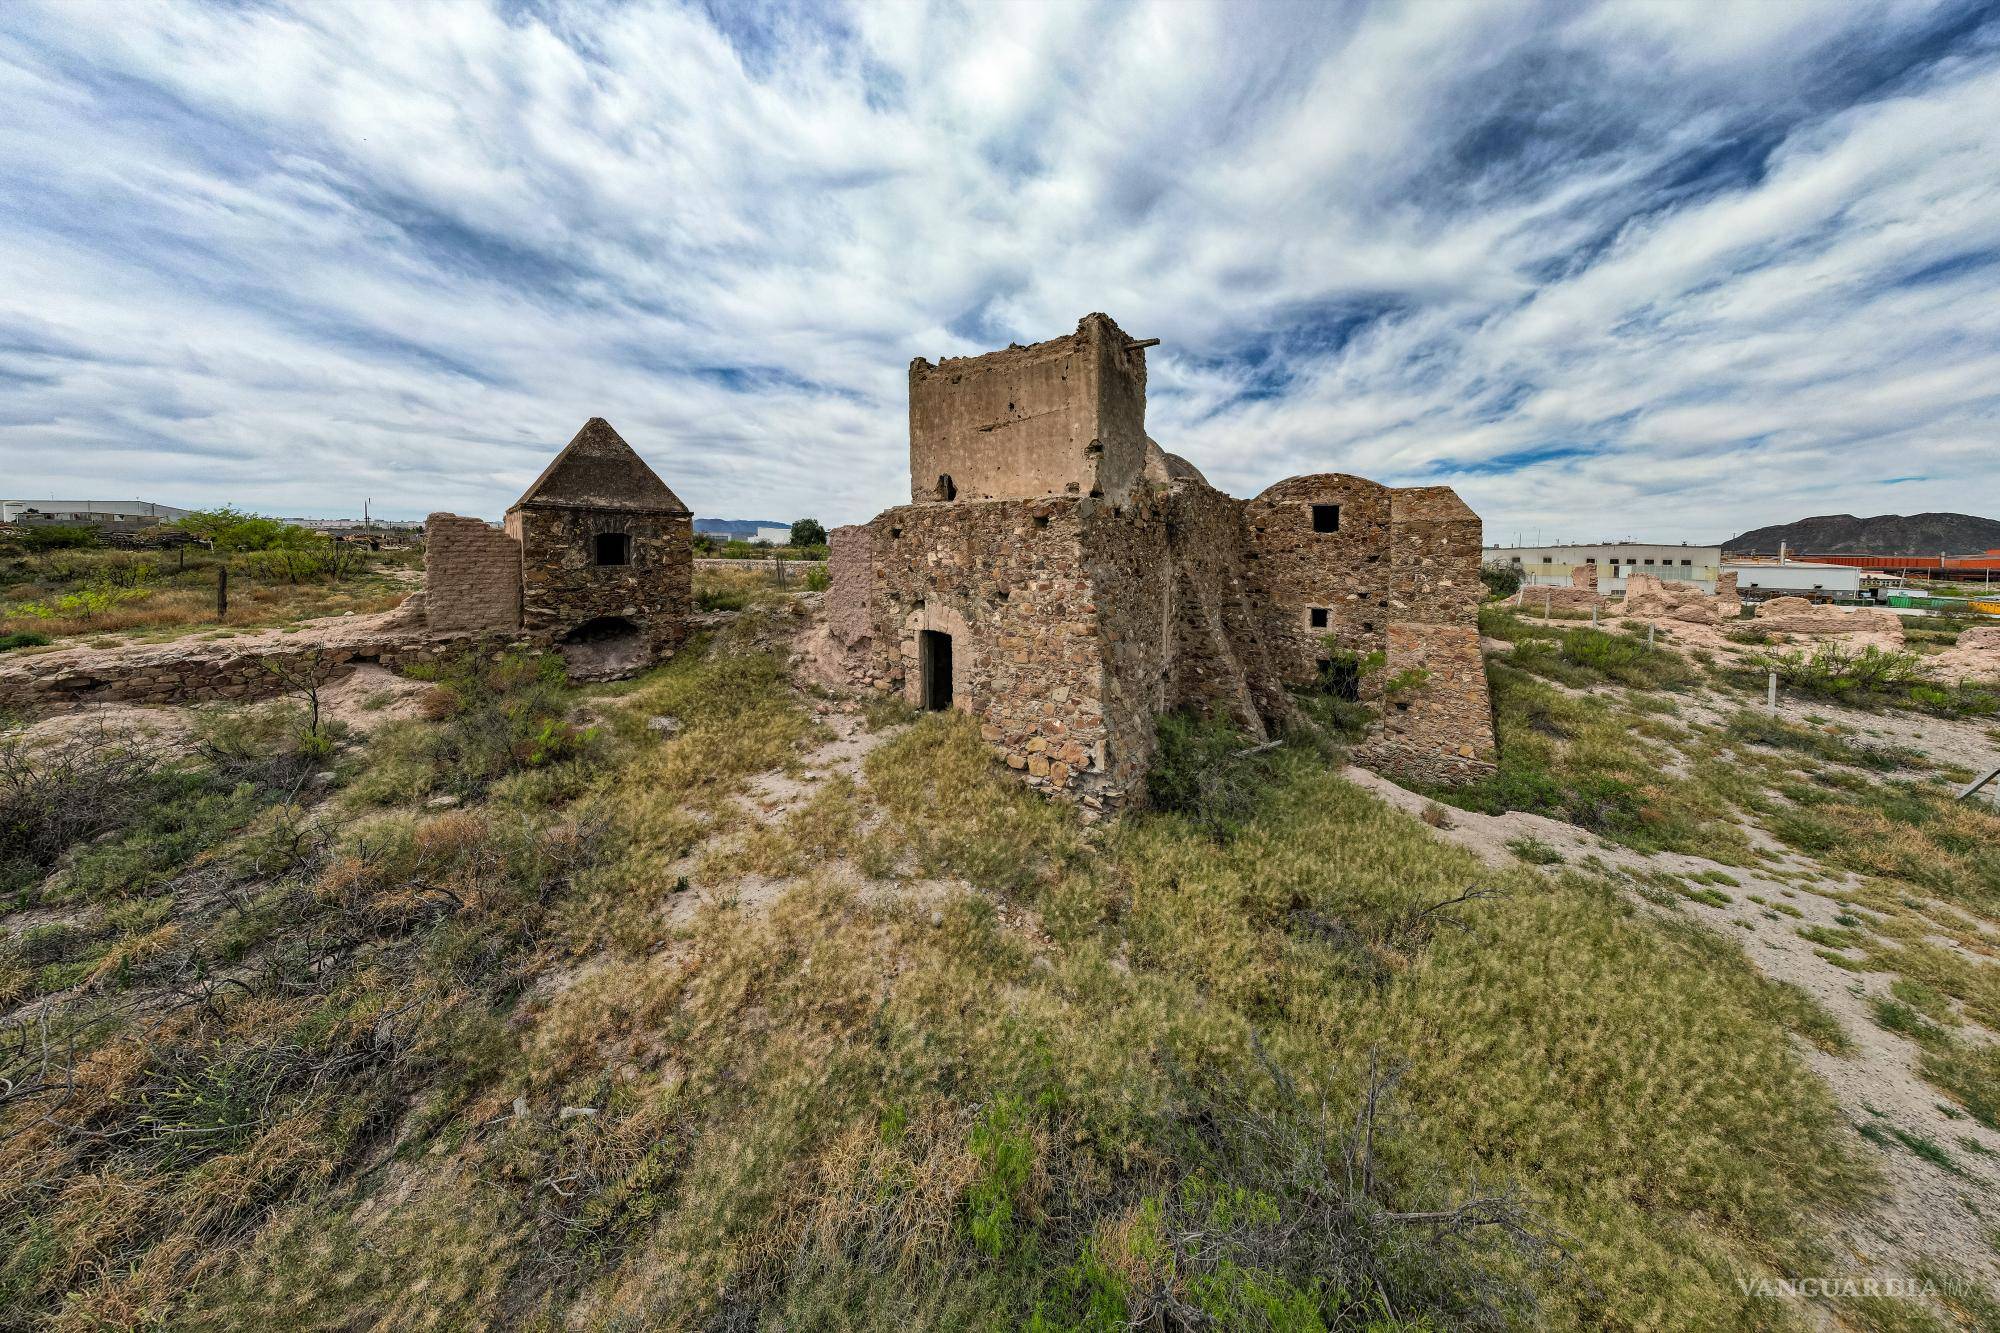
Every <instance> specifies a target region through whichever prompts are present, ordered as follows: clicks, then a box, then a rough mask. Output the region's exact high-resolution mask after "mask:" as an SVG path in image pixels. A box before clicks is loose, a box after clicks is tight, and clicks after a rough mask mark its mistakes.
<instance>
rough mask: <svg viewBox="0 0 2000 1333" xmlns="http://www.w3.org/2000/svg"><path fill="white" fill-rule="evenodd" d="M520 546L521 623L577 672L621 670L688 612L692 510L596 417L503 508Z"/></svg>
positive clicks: (680, 632)
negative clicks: (560, 653)
mask: <svg viewBox="0 0 2000 1333" xmlns="http://www.w3.org/2000/svg"><path fill="white" fill-rule="evenodd" d="M506 532H507V535H508V536H510V537H512V538H513V539H514V540H515V541H516V542H518V543H519V544H520V549H521V628H522V629H523V630H524V631H526V632H527V633H528V634H530V635H533V636H535V637H537V638H541V639H545V640H550V641H553V642H555V643H557V644H558V645H560V646H561V647H562V649H563V652H564V655H565V656H566V657H568V658H569V661H570V670H571V674H572V675H576V676H580V677H585V678H588V677H592V676H605V675H617V674H621V673H622V672H624V671H628V670H631V669H632V668H634V667H636V666H638V665H643V664H644V663H646V662H651V661H654V660H657V659H658V658H661V657H664V656H666V655H667V654H669V653H671V652H673V651H674V649H676V648H678V647H679V646H680V644H681V641H682V640H683V639H684V638H685V637H686V636H687V620H688V615H689V613H690V611H691V610H692V609H693V573H694V566H693V558H694V525H693V519H692V516H691V515H690V514H689V512H688V507H687V506H686V505H684V504H682V503H681V501H680V497H678V496H676V495H675V494H674V493H673V491H671V490H669V489H668V488H667V484H666V483H665V482H663V481H661V480H660V478H659V476H658V475H657V474H656V473H654V471H653V470H652V469H651V468H649V467H647V466H646V462H645V460H644V459H642V458H640V457H639V455H638V454H637V453H635V452H634V451H633V449H632V446H631V445H629V444H627V443H625V441H624V440H623V439H622V438H620V437H619V434H618V432H617V431H615V430H613V429H612V428H611V425H610V423H609V422H607V421H605V420H604V419H603V418H602V417H592V418H591V419H590V420H589V421H587V422H585V423H584V425H583V429H582V430H580V431H578V432H577V433H576V438H575V439H573V440H571V441H570V442H569V444H568V445H567V446H566V447H565V448H564V449H563V451H562V452H561V453H559V454H557V455H556V457H555V461H553V462H551V463H550V464H549V465H548V467H547V468H546V469H544V470H543V472H542V475H541V476H539V477H537V478H536V479H535V483H534V485H532V486H530V487H528V489H527V492H526V493H525V494H524V495H522V496H521V498H520V499H519V500H517V501H515V503H514V506H513V508H511V509H509V510H508V511H507V520H506Z"/></svg>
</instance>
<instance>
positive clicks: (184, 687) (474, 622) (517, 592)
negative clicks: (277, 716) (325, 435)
mask: <svg viewBox="0 0 2000 1333" xmlns="http://www.w3.org/2000/svg"><path fill="white" fill-rule="evenodd" d="M693 555H694V534H693V531H692V521H691V519H690V517H689V514H688V510H687V507H686V506H685V505H683V504H682V503H681V502H680V500H679V499H678V498H677V497H676V496H675V495H674V493H673V492H672V491H670V490H668V489H667V486H666V483H665V482H663V481H661V480H660V479H659V477H658V476H657V475H655V474H654V472H653V470H652V469H651V468H649V467H647V466H646V464H645V462H644V461H643V460H641V459H640V457H639V456H638V454H636V453H634V452H633V450H632V448H631V446H630V445H628V444H626V443H625V441H624V440H623V439H621V438H619V436H618V433H617V432H616V431H614V430H612V429H611V427H610V425H609V424H607V423H606V422H605V421H604V420H602V419H601V418H598V417H592V418H591V419H590V420H589V421H588V422H586V423H585V424H584V427H583V429H582V430H580V431H578V432H577V435H576V438H575V439H573V440H571V441H570V443H569V445H568V447H566V448H565V449H564V450H563V451H562V452H561V453H560V454H558V455H557V456H556V458H555V461H554V462H552V463H550V464H549V466H548V468H547V469H546V470H545V471H544V472H543V473H542V475H541V476H540V477H539V478H537V479H536V481H535V484H534V485H533V486H530V487H529V488H528V491H527V493H526V494H525V495H523V496H522V497H521V499H520V500H519V501H518V502H516V504H515V505H514V507H513V508H512V509H510V510H508V512H507V523H506V527H505V529H504V530H503V529H499V528H495V527H493V526H492V525H490V524H488V523H484V522H482V521H480V520H479V519H476V518H461V517H459V516H458V515H456V514H445V513H438V514H432V515H431V516H430V521H429V522H428V523H427V524H426V541H425V550H424V589H423V591H421V592H419V593H416V594H414V595H413V596H411V597H410V598H409V599H408V600H406V601H405V602H404V603H403V605H402V606H400V607H398V608H396V609H395V610H394V611H390V612H385V613H383V614H381V615H376V616H357V617H349V618H342V619H338V620H329V621H317V622H310V623H308V624H307V625H304V626H300V627H297V628H296V629H287V630H282V631H280V630H271V631H266V632H264V633H261V634H252V635H239V636H235V637H231V638H227V639H213V640H211V639H202V640H188V639H180V640H174V641H170V642H167V643H160V644H145V645H137V646H127V647H119V648H104V649H94V648H77V649H64V650H62V651H59V652H50V653H34V654H23V655H22V656H20V657H18V658H14V659H13V660H11V661H9V662H7V663H5V664H4V665H0V712H21V713H40V712H46V711H50V710H53V709H61V708H66V707H70V706H74V705H78V704H87V703H111V702H117V703H142V704H153V703H188V702H198V701H204V700H222V699H257V698H267V697H270V696H272V695H275V694H279V693H282V692H283V691H284V690H285V689H286V688H288V686H287V684H286V680H285V677H286V676H287V675H291V676H293V677H295V678H296V677H297V676H299V675H300V674H301V673H302V672H303V673H309V674H317V675H319V676H321V677H322V678H323V679H327V680H333V679H338V678H339V677H341V676H344V675H346V674H347V673H348V672H349V671H351V670H352V669H353V667H354V665H355V664H358V663H363V662H374V663H379V664H381V665H383V666H388V667H395V666H401V665H408V664H411V663H415V662H427V661H431V660H433V659H435V658H436V657H438V656H439V655H441V654H443V653H446V652H457V651H463V650H466V649H473V650H480V649H491V648H495V647H498V646H500V645H502V644H523V645H528V646H534V647H542V648H555V649H557V650H558V651H560V652H561V653H562V654H563V656H564V658H565V660H566V661H567V663H568V665H569V671H570V674H571V675H572V676H575V677H578V678H581V679H603V678H608V677H612V676H618V675H624V674H627V673H629V672H631V671H633V670H636V669H638V668H639V667H642V666H645V665H648V664H650V663H651V662H653V661H656V660H658V659H659V658H660V657H662V656H664V655H666V654H668V653H671V652H673V651H674V650H675V649H676V648H678V647H679V646H680V645H681V643H682V642H683V641H684V640H685V638H686V636H687V624H688V617H689V616H690V614H691V613H692V611H693V600H694V599H693V563H692V562H693Z"/></svg>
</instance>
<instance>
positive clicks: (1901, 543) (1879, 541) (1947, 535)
mask: <svg viewBox="0 0 2000 1333" xmlns="http://www.w3.org/2000/svg"><path fill="white" fill-rule="evenodd" d="M1779 542H1783V543H1784V544H1785V548H1786V549H1787V550H1788V551H1790V552H1792V553H1793V554H1796V555H1932V554H1935V553H1938V552H1942V553H1943V554H1945V555H1977V554H1979V553H1980V552H1982V551H1991V550H1996V549H2000V519H1991V518H1975V517H1974V516H1973V515H1971V514H1910V515H1908V516H1905V515H1902V514H1877V515H1876V516H1875V517H1873V518H1856V517H1855V516H1854V515H1852V514H1822V515H1821V516H1820V517H1818V518H1802V519H1800V520H1799V521H1798V522H1796V523H1780V524H1777V525H1775V526H1772V527H1768V528H1753V529H1751V530H1750V531H1749V532H1746V533H1744V534H1743V535H1742V536H1740V537H1732V538H1730V539H1729V540H1728V541H1726V542H1724V543H1723V544H1722V546H1723V549H1724V550H1728V551H1739V552H1743V553H1745V554H1759V555H1774V554H1776V553H1777V550H1778V543H1779Z"/></svg>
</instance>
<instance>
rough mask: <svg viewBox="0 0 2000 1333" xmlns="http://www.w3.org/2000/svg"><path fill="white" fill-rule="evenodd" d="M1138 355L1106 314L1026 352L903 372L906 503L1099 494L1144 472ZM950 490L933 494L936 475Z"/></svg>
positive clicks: (1115, 493)
mask: <svg viewBox="0 0 2000 1333" xmlns="http://www.w3.org/2000/svg"><path fill="white" fill-rule="evenodd" d="M1145 420H1146V354H1145V350H1144V349H1143V348H1139V347H1135V346H1134V345H1133V344H1132V340H1131V339H1130V338H1129V337H1127V336H1126V335H1125V333H1124V332H1123V331H1122V330H1121V329H1119V327H1118V326H1117V325H1116V324H1114V323H1112V322H1111V320H1110V319H1109V318H1108V317H1106V316H1104V315H1087V316H1085V317H1084V319H1083V320H1082V321H1081V322H1080V323H1078V325H1077V328H1076V332H1075V333H1073V334H1070V335H1068V336H1066V337H1062V338H1054V339H1051V340H1049V341H1048V342H1042V343H1035V344H1033V345H1032V346H1028V347H1010V348H1007V349H1005V350H1003V351H998V352H989V353H987V354H985V355H983V356H973V357H954V358H950V359H948V360H945V361H942V362H940V363H938V364H937V365H935V366H933V365H932V364H931V363H930V362H929V361H926V360H924V359H923V358H921V357H919V358H918V359H917V360H916V361H914V362H912V363H911V364H910V498H911V500H912V501H915V502H918V503H922V502H924V501H932V500H945V499H959V500H992V499H1029V498H1033V497H1036V496H1042V495H1072V496H1088V495H1092V494H1098V495H1102V496H1104V497H1105V498H1106V499H1109V500H1111V501H1112V502H1113V503H1121V502H1123V501H1124V499H1125V498H1126V497H1127V496H1128V495H1129V494H1130V492H1131V489H1132V486H1133V484H1134V483H1135V482H1136V481H1137V480H1138V479H1139V477H1140V475H1141V473H1142V472H1143V471H1144V468H1145V464H1146V426H1145ZM943 477H949V478H950V479H951V488H952V493H950V494H946V493H941V492H942V488H941V486H940V478H943Z"/></svg>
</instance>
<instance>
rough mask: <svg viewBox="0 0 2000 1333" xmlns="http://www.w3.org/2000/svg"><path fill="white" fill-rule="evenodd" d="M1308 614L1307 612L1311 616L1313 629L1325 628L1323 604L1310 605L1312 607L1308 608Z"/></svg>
mask: <svg viewBox="0 0 2000 1333" xmlns="http://www.w3.org/2000/svg"><path fill="white" fill-rule="evenodd" d="M1308 614H1309V615H1310V616H1311V617H1312V627H1313V628H1314V629H1325V628H1326V608H1325V607H1323V606H1315V607H1312V608H1310V610H1309V612H1308Z"/></svg>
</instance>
